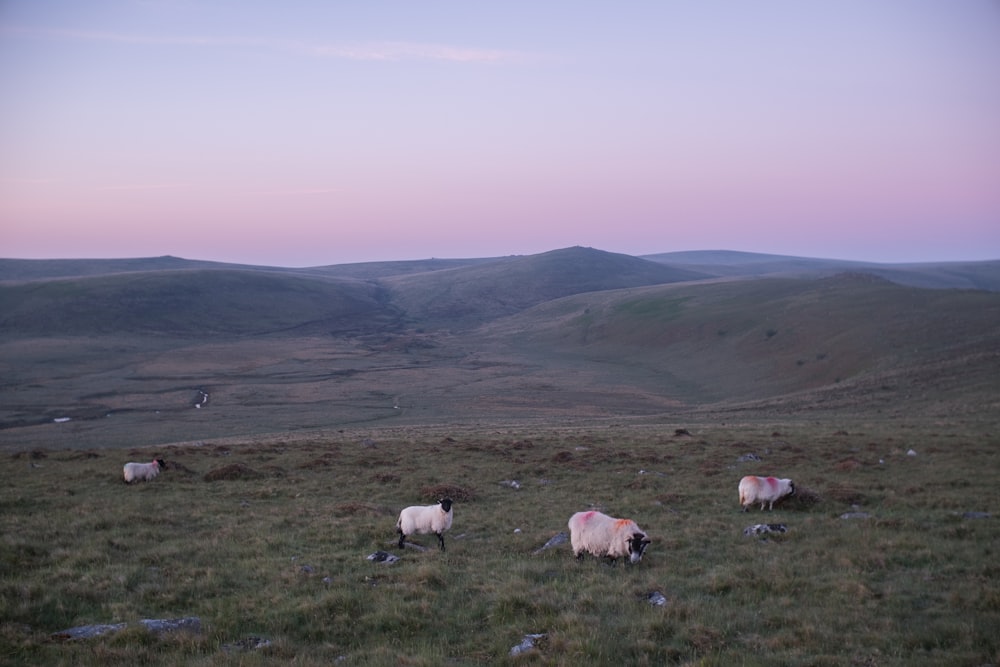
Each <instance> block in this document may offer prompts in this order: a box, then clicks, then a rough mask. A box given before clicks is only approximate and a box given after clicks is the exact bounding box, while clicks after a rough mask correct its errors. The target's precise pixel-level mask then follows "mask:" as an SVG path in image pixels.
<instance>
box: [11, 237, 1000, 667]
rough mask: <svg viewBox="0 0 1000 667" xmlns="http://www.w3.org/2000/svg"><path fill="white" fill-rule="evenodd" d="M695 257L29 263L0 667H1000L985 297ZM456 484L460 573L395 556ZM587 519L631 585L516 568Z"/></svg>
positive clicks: (564, 567) (994, 297)
mask: <svg viewBox="0 0 1000 667" xmlns="http://www.w3.org/2000/svg"><path fill="white" fill-rule="evenodd" d="M698 259H699V262H700V263H699V264H698V266H697V267H696V269H695V268H694V267H691V266H689V267H688V268H687V269H684V270H683V271H679V270H675V269H671V268H670V267H655V266H654V267H650V266H648V263H644V262H643V261H642V260H635V259H634V258H633V259H630V258H627V257H624V256H618V255H607V254H601V253H597V252H595V251H588V250H585V249H570V250H569V251H560V252H554V253H547V254H545V255H542V256H537V257H531V258H504V259H502V260H497V262H490V261H486V260H482V261H474V260H469V261H458V262H437V261H433V263H432V264H429V265H427V266H426V267H425V268H426V269H427V270H426V271H422V270H421V267H422V265H421V264H420V263H417V264H412V263H408V264H406V266H405V267H402V268H401V269H400V271H399V273H393V271H394V269H393V267H392V266H390V265H386V264H378V265H371V266H357V267H348V268H347V269H345V270H344V271H345V272H344V273H338V270H337V267H329V268H328V269H325V270H324V269H316V270H309V271H306V270H303V271H294V272H282V271H277V270H270V269H268V270H255V269H254V268H253V267H235V268H220V267H212V266H206V265H204V264H201V263H197V264H194V265H191V264H188V263H185V262H183V261H180V260H176V259H174V258H161V259H160V260H157V262H154V263H153V264H152V265H149V266H146V265H144V264H143V263H141V262H139V263H129V264H125V265H121V266H118V267H117V268H116V269H115V271H120V273H119V274H117V275H112V274H115V271H105V270H104V269H103V268H102V267H103V264H101V263H100V262H98V263H89V262H87V263H85V264H84V265H81V266H74V265H66V264H63V263H59V262H56V263H54V264H51V265H50V264H48V263H46V264H45V265H44V266H36V265H34V264H25V265H21V264H17V266H15V267H14V269H15V270H16V271H18V272H24V273H23V275H22V277H21V278H20V279H16V280H12V281H10V282H7V283H3V284H0V364H2V365H0V475H2V479H3V480H4V483H3V484H2V485H0V664H13V665H21V664H25V665H37V664H53V665H107V664H112V665H114V664H121V665H134V664H150V665H161V664H162V665H175V664H191V665H216V664H223V665H227V664H231V665H255V664H270V663H274V662H280V663H282V664H293V665H330V664H345V665H442V664H453V665H476V664H497V663H499V664H505V663H510V664H522V663H524V664H550V665H579V664H587V665H590V664H594V665H603V664H609V665H610V664H615V665H620V664H637V665H643V664H648V665H660V664H687V665H733V664H741V665H861V666H885V665H890V666H891V665H900V666H902V665H907V666H909V665H986V664H997V663H1000V567H998V566H997V565H996V563H997V562H998V554H997V548H998V545H1000V539H998V538H1000V525H998V523H997V521H998V519H997V511H998V506H1000V486H998V471H1000V447H998V445H1000V380H998V378H1000V327H998V324H997V323H998V322H1000V294H997V293H995V292H987V291H980V290H928V289H918V288H913V287H904V286H901V285H899V284H893V283H890V282H888V281H886V280H883V279H880V278H876V277H872V276H871V275H869V274H850V275H838V276H833V277H830V276H828V275H826V276H824V277H818V276H816V275H812V276H811V277H797V278H791V277H788V276H787V275H786V276H784V277H774V276H771V277H767V278H759V277H755V278H753V279H747V278H739V279H737V276H736V275H735V274H733V273H732V272H731V271H732V270H733V269H732V267H731V266H727V267H724V270H723V269H720V270H719V275H723V274H725V275H726V276H727V277H726V278H724V279H719V280H696V281H694V282H684V281H685V280H687V278H685V275H687V276H688V278H690V277H691V273H690V272H691V271H693V270H697V272H699V273H703V271H704V270H705V269H706V268H708V267H706V265H705V263H704V261H703V260H704V258H703V257H699V258H698ZM768 261H769V262H770V261H773V260H771V259H769V260H768ZM160 265H164V266H160ZM780 267H784V269H783V270H781V271H777V272H779V273H787V272H789V271H792V272H797V271H801V270H802V269H803V265H802V263H801V262H798V263H794V265H789V264H787V263H786V262H785V261H784V260H781V261H780V262H778V264H775V265H773V266H771V267H770V268H768V270H767V272H768V273H773V272H775V271H772V269H777V268H780ZM0 268H2V267H0ZM821 268H822V270H823V271H825V270H826V269H827V268H829V267H821ZM966 268H967V267H966ZM966 268H962V269H961V271H966ZM145 269H148V270H145ZM920 270H921V271H923V272H924V273H923V274H922V275H925V276H930V275H931V274H933V273H934V271H942V272H943V271H950V270H951V269H947V267H944V268H942V267H938V269H934V271H932V270H930V269H927V268H926V267H924V268H921V269H920ZM73 271H78V272H82V274H86V275H85V276H83V277H82V276H75V277H74V274H73V273H72V272H73ZM685 271H687V272H688V273H687V274H685ZM956 271H957V269H956ZM984 271H985V273H983V272H984ZM991 271H992V269H990V268H989V267H974V270H973V271H972V272H971V273H970V272H968V271H966V272H965V273H961V275H960V276H958V278H960V279H961V280H970V279H972V278H970V276H972V277H975V276H982V277H983V278H984V279H986V278H989V277H990V276H992V275H993V274H992V273H991ZM976 279H977V280H978V278H976ZM153 457H162V458H164V459H165V460H166V461H167V463H168V465H167V470H166V471H165V472H164V473H163V474H162V475H161V476H160V477H159V478H157V479H156V480H154V481H153V482H150V483H146V484H140V485H134V486H126V485H124V484H123V483H122V481H121V466H122V464H123V463H125V462H126V461H129V460H140V461H148V460H150V459H152V458H153ZM744 474H769V475H770V474H773V475H779V476H787V477H791V478H793V479H794V480H795V481H796V482H797V484H798V487H799V489H800V494H799V496H798V497H797V498H795V499H792V500H790V501H787V502H785V503H784V504H781V505H779V506H778V507H776V508H775V511H774V512H773V513H760V512H754V513H751V514H744V513H741V512H740V511H739V508H738V507H737V500H736V498H737V493H736V487H737V483H738V481H739V478H740V477H741V476H742V475H744ZM512 481H516V482H517V483H516V484H513V483H512ZM444 493H447V494H449V495H451V496H452V497H453V498H454V499H455V500H456V501H457V502H456V505H455V524H454V527H453V529H452V530H451V532H450V533H448V535H447V536H446V539H447V542H448V550H447V551H446V552H444V553H441V552H439V551H437V550H436V549H434V548H433V545H434V539H433V538H428V537H427V536H423V537H417V538H415V539H414V541H415V542H418V543H421V544H423V545H425V546H429V547H432V548H430V549H428V550H426V551H419V550H417V549H414V548H407V549H405V550H400V549H398V548H397V547H396V546H395V539H394V537H395V536H394V521H395V516H396V514H397V513H398V511H399V509H400V508H402V507H403V506H406V505H410V504H416V503H430V502H433V501H434V500H435V499H436V498H437V497H438V496H439V495H441V494H444ZM590 507H597V508H601V509H603V510H605V511H607V512H608V513H610V514H613V515H616V516H627V517H630V518H632V519H634V520H635V521H637V522H638V524H639V525H640V526H641V527H643V528H644V529H645V530H646V531H647V532H648V533H649V534H650V536H651V537H652V539H653V545H652V546H651V548H650V550H649V551H648V552H647V555H646V557H645V558H644V559H643V561H642V562H641V563H640V564H638V565H635V566H626V565H622V564H619V565H617V566H610V565H608V564H606V563H603V562H600V561H597V560H595V559H592V558H588V559H586V560H585V561H583V562H576V561H575V560H574V559H573V558H572V555H571V553H570V550H569V547H568V545H565V544H563V545H561V546H557V547H554V548H552V549H548V550H543V551H538V550H539V548H540V547H541V546H542V545H543V544H545V543H546V542H547V541H548V540H549V539H550V538H552V537H553V536H555V535H557V534H558V533H559V532H561V531H564V530H565V526H566V521H567V519H568V518H569V516H570V515H571V514H572V513H573V512H575V511H578V510H581V509H586V508H590ZM757 523H781V524H785V525H786V526H787V532H784V533H778V534H771V535H763V536H744V534H743V530H744V528H746V527H747V526H749V525H751V524H757ZM377 550H386V551H390V552H392V553H395V554H396V555H398V556H399V557H400V558H401V560H400V561H399V562H396V563H394V564H388V565H387V564H382V563H375V562H372V561H369V560H367V559H366V556H367V555H369V554H371V553H373V552H375V551H377ZM659 596H662V601H663V604H662V605H657V604H651V600H659V599H661V598H660V597H659ZM178 618H197V619H198V622H199V626H200V627H199V629H197V630H196V631H194V630H192V631H178V632H168V633H158V632H153V631H150V630H148V629H146V628H145V627H144V626H143V625H142V624H141V623H140V621H141V620H142V619H178ZM113 623H125V624H126V626H125V627H124V629H122V630H119V631H117V632H111V633H107V634H104V635H101V636H98V637H93V638H89V639H66V638H65V633H64V631H66V630H68V629H71V628H75V627H79V626H86V625H95V624H113ZM525 635H542V636H541V637H539V638H538V639H537V642H536V644H537V645H536V646H535V647H534V648H532V649H530V650H528V651H526V652H524V653H523V654H521V655H518V656H512V655H510V651H511V648H512V647H514V646H516V645H519V644H521V642H522V640H523V639H524V637H525Z"/></svg>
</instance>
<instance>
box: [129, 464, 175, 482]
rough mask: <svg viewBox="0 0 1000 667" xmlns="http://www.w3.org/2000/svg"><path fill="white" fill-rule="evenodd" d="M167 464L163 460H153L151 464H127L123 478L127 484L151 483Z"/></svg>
mask: <svg viewBox="0 0 1000 667" xmlns="http://www.w3.org/2000/svg"><path fill="white" fill-rule="evenodd" d="M166 465H167V464H166V463H164V462H163V459H153V460H152V461H150V462H149V463H126V464H125V466H124V467H123V468H122V476H123V477H124V478H125V483H126V484H131V483H132V482H149V481H151V480H152V479H153V478H154V477H156V476H157V475H159V474H160V470H162V469H163V467H164V466H166Z"/></svg>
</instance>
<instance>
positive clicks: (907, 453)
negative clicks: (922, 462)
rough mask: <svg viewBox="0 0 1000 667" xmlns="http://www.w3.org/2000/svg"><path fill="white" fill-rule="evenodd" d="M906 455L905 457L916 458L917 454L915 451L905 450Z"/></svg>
mask: <svg viewBox="0 0 1000 667" xmlns="http://www.w3.org/2000/svg"><path fill="white" fill-rule="evenodd" d="M906 455H907V456H916V455H917V452H916V450H913V449H910V450H907V452H906Z"/></svg>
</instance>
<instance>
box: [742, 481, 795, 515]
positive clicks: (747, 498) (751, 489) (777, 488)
mask: <svg viewBox="0 0 1000 667" xmlns="http://www.w3.org/2000/svg"><path fill="white" fill-rule="evenodd" d="M794 495H795V482H793V481H792V480H790V479H777V478H774V477H755V476H753V475H747V476H746V477H744V478H743V479H741V480H740V505H741V506H742V507H743V511H744V512H748V511H750V506H751V505H753V504H754V503H760V509H761V511H764V505H767V508H768V509H769V510H773V509H774V503H775V502H777V501H779V500H781V499H782V498H787V497H788V496H794Z"/></svg>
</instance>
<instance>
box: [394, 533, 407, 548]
mask: <svg viewBox="0 0 1000 667" xmlns="http://www.w3.org/2000/svg"><path fill="white" fill-rule="evenodd" d="M396 532H397V533H399V548H400V549H402V548H403V540H404V539H405V538H406V535H404V534H403V531H401V530H397V531H396Z"/></svg>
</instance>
